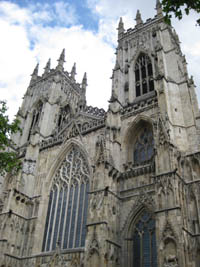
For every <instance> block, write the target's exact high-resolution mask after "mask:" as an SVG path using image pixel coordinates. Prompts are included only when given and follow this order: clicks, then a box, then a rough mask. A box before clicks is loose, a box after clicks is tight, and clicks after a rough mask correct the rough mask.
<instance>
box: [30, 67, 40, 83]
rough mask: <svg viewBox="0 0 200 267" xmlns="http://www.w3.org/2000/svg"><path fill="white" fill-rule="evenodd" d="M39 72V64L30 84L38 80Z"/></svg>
mask: <svg viewBox="0 0 200 267" xmlns="http://www.w3.org/2000/svg"><path fill="white" fill-rule="evenodd" d="M38 70H39V63H37V65H36V66H35V69H34V70H33V73H32V74H31V81H30V84H32V83H33V82H34V81H36V80H37V78H38Z"/></svg>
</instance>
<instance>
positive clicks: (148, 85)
mask: <svg viewBox="0 0 200 267" xmlns="http://www.w3.org/2000/svg"><path fill="white" fill-rule="evenodd" d="M135 90H136V97H138V96H141V95H144V94H147V93H149V92H151V91H153V90H154V81H153V68H152V63H151V59H150V58H149V56H148V55H146V54H144V53H141V54H140V55H139V57H138V59H137V61H136V63H135Z"/></svg>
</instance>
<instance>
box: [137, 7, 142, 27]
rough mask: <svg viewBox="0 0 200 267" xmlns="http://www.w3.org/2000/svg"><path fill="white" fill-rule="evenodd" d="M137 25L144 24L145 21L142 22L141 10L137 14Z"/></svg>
mask: <svg viewBox="0 0 200 267" xmlns="http://www.w3.org/2000/svg"><path fill="white" fill-rule="evenodd" d="M135 20H136V25H140V24H142V23H143V20H142V17H141V13H140V11H139V10H137V13H136V18H135Z"/></svg>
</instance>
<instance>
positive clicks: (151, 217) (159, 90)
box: [0, 1, 200, 267]
mask: <svg viewBox="0 0 200 267" xmlns="http://www.w3.org/2000/svg"><path fill="white" fill-rule="evenodd" d="M156 10H157V14H156V16H155V17H154V18H153V19H149V20H147V21H146V22H145V23H143V21H142V18H141V15H140V13H139V12H138V13H137V16H136V26H135V28H133V29H128V30H127V31H125V30H124V25H123V21H122V19H120V22H119V26H118V47H117V50H116V64H115V67H114V70H113V75H112V94H111V98H110V100H109V102H110V104H109V108H108V111H107V112H105V111H104V110H103V109H99V108H94V107H91V106H87V104H86V87H87V77H86V74H85V75H84V77H83V81H82V84H78V83H77V82H76V80H75V74H76V66H75V65H74V66H73V68H72V71H71V72H67V71H65V70H64V68H63V64H64V62H65V54H64V50H63V52H62V53H61V55H60V58H59V59H58V65H57V67H56V68H55V69H51V67H50V60H49V61H48V63H47V65H46V67H45V71H44V74H43V75H42V76H38V66H36V68H35V70H34V72H33V74H32V78H31V81H30V85H29V86H28V89H27V92H26V94H25V96H24V100H23V104H22V106H21V108H20V109H19V111H18V114H17V116H18V118H19V119H20V121H21V127H22V128H23V134H22V135H20V134H18V135H16V136H13V139H14V141H15V143H16V146H17V148H18V150H19V156H20V158H21V161H22V163H23V167H22V169H21V171H20V173H19V174H18V175H17V176H12V175H10V174H8V175H7V176H6V177H5V178H4V180H3V183H2V185H1V196H0V212H1V213H0V233H1V234H0V266H1V267H3V266H4V267H11V266H12V267H13V266H16V267H17V266H20V267H21V266H26V267H28V266H34V267H39V266H40V267H47V266H48V267H49V266H52V267H53V266H57V267H59V266H60V267H61V266H67V267H75V266H76V267H78V266H81V267H83V266H85V267H92V266H95V267H103V266H105V267H108V266H109V267H120V266H127V267H132V266H134V267H135V266H137V267H139V266H146V267H147V266H149V267H157V266H159V267H161V266H164V267H172V266H173V267H178V266H181V267H197V266H200V229H199V227H200V179H199V177H200V145H199V144H200V135H199V134H200V132H199V130H200V114H199V109H198V103H197V98H196V94H195V86H194V83H193V80H192V79H190V78H189V77H188V73H187V68H186V64H187V63H186V60H185V57H184V55H183V54H182V52H181V49H180V42H179V39H178V36H177V34H176V32H175V31H174V30H173V28H172V27H171V26H169V25H166V24H165V23H164V21H163V16H162V11H161V7H160V3H159V1H157V7H156Z"/></svg>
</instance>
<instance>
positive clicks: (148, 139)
mask: <svg viewBox="0 0 200 267" xmlns="http://www.w3.org/2000/svg"><path fill="white" fill-rule="evenodd" d="M153 155H154V139H153V131H152V129H151V128H150V127H144V128H143V129H142V130H141V131H140V132H139V134H138V136H137V138H136V141H135V143H134V151H133V159H134V164H140V163H143V162H145V161H148V160H150V159H151V158H152V157H153Z"/></svg>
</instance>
